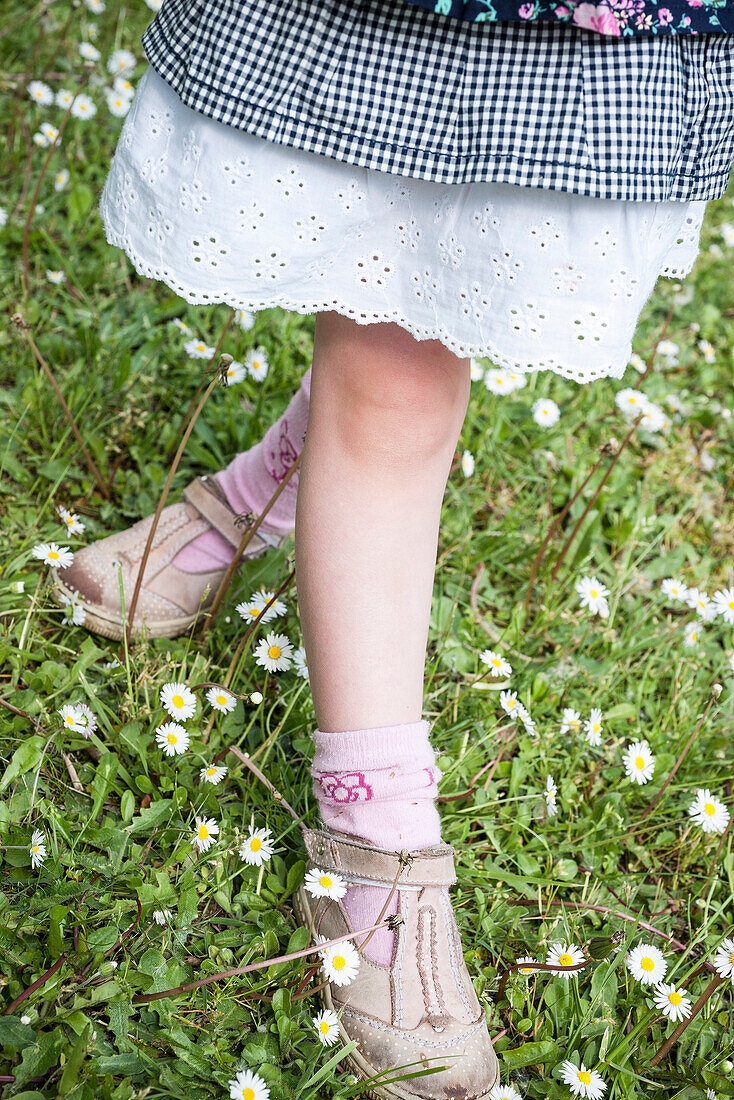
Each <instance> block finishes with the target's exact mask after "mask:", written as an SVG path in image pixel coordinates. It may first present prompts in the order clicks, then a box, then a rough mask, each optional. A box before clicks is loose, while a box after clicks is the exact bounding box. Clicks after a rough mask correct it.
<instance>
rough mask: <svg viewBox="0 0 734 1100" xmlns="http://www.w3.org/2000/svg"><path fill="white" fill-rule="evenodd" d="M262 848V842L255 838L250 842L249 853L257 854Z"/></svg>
mask: <svg viewBox="0 0 734 1100" xmlns="http://www.w3.org/2000/svg"><path fill="white" fill-rule="evenodd" d="M262 846H263V842H262V841H261V840H260V839H259V838H258V837H256V836H254V837H253V838H252V840H251V841H250V851H252V852H259V851H260V849H261V848H262Z"/></svg>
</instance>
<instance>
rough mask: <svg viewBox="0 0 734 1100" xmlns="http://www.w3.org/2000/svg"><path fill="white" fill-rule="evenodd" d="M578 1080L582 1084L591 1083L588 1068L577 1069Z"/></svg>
mask: <svg viewBox="0 0 734 1100" xmlns="http://www.w3.org/2000/svg"><path fill="white" fill-rule="evenodd" d="M579 1081H581V1083H582V1084H584V1085H590V1084H591V1074H590V1073H589V1071H588V1069H580V1070H579Z"/></svg>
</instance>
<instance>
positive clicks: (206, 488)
mask: <svg viewBox="0 0 734 1100" xmlns="http://www.w3.org/2000/svg"><path fill="white" fill-rule="evenodd" d="M183 496H184V500H186V501H187V502H188V503H189V504H192V505H193V506H194V508H196V510H197V512H199V513H200V514H201V515H202V516H203V517H204V519H205V520H207V522H208V523H210V524H211V526H212V527H213V528H214V529H215V530H216V531H218V532H219V534H220V535H222V536H223V537H224V538H225V539H226V540H227V542H228V543H229V544H230V546H234V548H235V549H237V547H238V546H239V544H240V542H241V541H242V536H243V534H244V532H245V527H244V525H243V524H242V520H241V518H240V517H239V516H238V515H237V513H236V512H235V511H234V510H233V509H232V508H231V507H230V505H229V504H228V502H227V498H226V496H225V495H224V492H223V490H222V488H221V486H220V485H219V484H218V483H217V481H216V479H215V478H212V477H209V476H208V475H207V474H204V476H203V477H197V478H196V480H195V481H192V482H191V484H190V485H187V486H186V488H185V489H184V491H183ZM254 538H256V539H261V540H262V542H264V543H265V544H266V545H267V546H278V545H279V544H280V539H279V538H278V537H277V536H276V535H270V534H268V533H267V531H263V529H262V527H258V529H257V531H256V532H255V535H254Z"/></svg>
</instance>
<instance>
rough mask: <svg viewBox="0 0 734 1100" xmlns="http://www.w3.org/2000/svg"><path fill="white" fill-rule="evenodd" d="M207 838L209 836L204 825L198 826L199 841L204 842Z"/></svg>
mask: <svg viewBox="0 0 734 1100" xmlns="http://www.w3.org/2000/svg"><path fill="white" fill-rule="evenodd" d="M208 836H209V830H208V829H207V827H206V825H200V826H199V840H206V838H207V837H208Z"/></svg>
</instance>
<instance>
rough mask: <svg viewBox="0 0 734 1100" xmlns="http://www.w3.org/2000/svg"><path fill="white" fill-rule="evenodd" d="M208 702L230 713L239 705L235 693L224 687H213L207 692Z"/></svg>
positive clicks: (225, 712) (217, 708)
mask: <svg viewBox="0 0 734 1100" xmlns="http://www.w3.org/2000/svg"><path fill="white" fill-rule="evenodd" d="M206 698H207V702H208V703H209V704H210V706H212V707H213V708H214V710H221V711H222V712H223V713H224V714H229V712H230V711H232V710H234V708H235V707H236V706H237V700H236V699H235V697H234V695H231V694H230V692H228V691H226V690H225V689H224V688H220V687H211V688H209V690H208V691H207V693H206Z"/></svg>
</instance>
